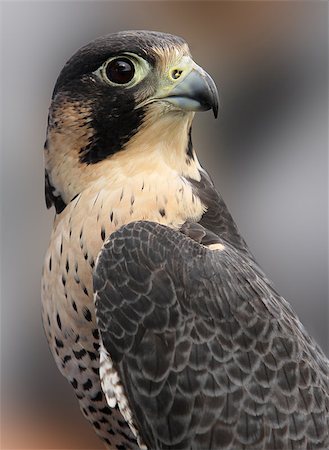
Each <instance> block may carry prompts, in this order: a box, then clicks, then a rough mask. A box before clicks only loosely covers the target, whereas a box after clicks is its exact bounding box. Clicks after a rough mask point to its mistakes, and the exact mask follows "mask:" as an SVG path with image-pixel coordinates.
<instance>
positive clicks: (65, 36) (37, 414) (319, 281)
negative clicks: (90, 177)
mask: <svg viewBox="0 0 329 450" xmlns="http://www.w3.org/2000/svg"><path fill="white" fill-rule="evenodd" d="M1 11H2V16H1V21H2V23H1V38H2V55H1V56H2V57H1V63H2V83H1V88H2V100H1V114H2V122H1V123H2V142H1V267H2V269H1V274H2V280H1V281H2V283H1V300H2V305H1V320H2V322H1V357H2V365H1V372H2V374H1V375H2V407H3V414H2V426H3V427H4V432H3V435H2V439H3V443H2V444H3V445H2V448H33V449H37V448H89V449H90V448H101V444H100V443H99V442H98V440H97V439H96V438H95V437H94V435H93V432H92V431H91V430H90V428H89V426H88V424H87V423H86V422H85V421H84V420H83V419H82V418H81V417H80V413H79V411H78V408H77V405H76V401H75V399H74V396H73V393H72V392H71V389H70V387H69V386H68V385H67V383H66V381H65V380H64V378H62V376H61V375H60V374H59V372H58V371H57V368H56V367H55V364H54V362H53V361H52V357H51V355H50V352H49V350H48V348H47V344H46V340H45V337H44V335H43V330H42V326H41V318H40V276H41V275H40V274H41V267H42V260H43V255H44V253H45V250H46V248H47V244H48V240H49V236H50V230H51V226H52V219H53V211H52V210H51V211H47V210H46V208H45V203H44V198H43V183H44V180H43V173H44V172H43V155H42V147H43V142H44V139H45V129H46V121H47V108H48V106H49V99H50V96H51V91H52V88H53V85H54V83H55V81H56V78H57V75H58V73H59V71H60V69H61V67H62V66H63V64H64V63H65V61H66V60H67V59H68V58H69V57H70V56H71V54H72V53H73V52H74V51H75V50H76V49H77V48H79V47H80V46H82V45H84V44H85V43H87V42H88V41H90V40H91V39H93V38H95V37H97V36H99V35H102V34H106V33H109V32H113V31H117V30H120V29H154V30H161V31H166V32H171V33H174V34H179V35H181V36H183V37H184V38H185V39H186V40H187V41H188V42H189V44H190V47H191V50H192V53H193V56H194V58H195V60H196V62H197V63H198V64H200V65H201V66H203V67H204V68H205V69H206V70H207V71H208V72H209V73H210V74H211V75H212V76H213V78H214V79H215V81H216V83H217V85H218V87H219V90H220V94H221V110H220V116H219V119H218V120H217V121H215V120H214V119H213V117H212V116H211V114H210V113H205V114H198V115H197V116H196V118H195V122H194V127H193V138H194V146H195V148H196V149H197V151H198V155H199V159H200V161H201V162H202V163H203V165H204V166H205V167H206V168H207V169H208V170H209V171H210V173H211V175H212V177H213V179H214V181H215V183H216V186H217V187H218V189H219V190H220V191H221V193H222V195H223V196H224V199H225V200H226V202H227V204H228V206H229V209H230V210H231V212H232V214H233V216H234V218H235V219H236V221H237V223H238V225H239V228H240V230H241V232H242V234H243V235H244V237H245V238H246V240H247V242H248V244H249V246H250V247H251V249H252V251H253V253H254V255H255V256H256V258H257V260H258V261H259V263H260V264H261V265H262V267H263V268H264V270H265V271H266V273H267V274H268V276H269V277H270V278H271V279H272V280H273V281H274V283H275V285H276V287H277V289H278V290H279V292H280V293H281V294H282V295H283V296H284V297H285V298H286V299H287V300H288V301H289V302H290V303H291V304H292V305H293V308H294V309H295V311H296V312H297V314H298V315H299V317H300V318H301V320H302V321H303V323H304V324H305V326H306V328H307V329H308V330H309V332H310V333H311V334H312V335H313V336H314V337H315V338H316V340H317V341H318V342H319V343H320V344H321V346H322V347H323V349H324V350H325V351H326V352H327V353H328V351H329V345H328V153H327V149H328V141H327V120H328V113H327V93H328V90H327V89H328V84H327V83H328V76H327V71H328V68H327V67H328V64H327V63H328V61H327V54H328V45H327V39H328V36H327V33H328V31H327V25H328V24H327V21H328V5H327V3H326V2H316V1H315V2H305V3H304V2H265V3H262V2H255V3H253V2H231V3H230V2H209V3H207V2H165V3H162V2H146V3H142V2H132V3H130V2H121V3H116V2H3V3H2V4H1ZM18 430H19V432H18Z"/></svg>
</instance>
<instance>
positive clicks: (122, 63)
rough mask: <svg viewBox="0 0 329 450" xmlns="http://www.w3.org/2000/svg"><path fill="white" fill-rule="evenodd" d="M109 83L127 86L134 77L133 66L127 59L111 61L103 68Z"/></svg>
mask: <svg viewBox="0 0 329 450" xmlns="http://www.w3.org/2000/svg"><path fill="white" fill-rule="evenodd" d="M105 74H106V77H107V78H108V80H109V81H111V82H112V83H115V84H127V83H129V82H130V81H131V80H132V79H133V78H134V75H135V66H134V64H133V63H132V62H131V61H130V60H129V59H128V58H116V59H112V60H111V61H110V62H109V63H108V64H107V66H106V68H105Z"/></svg>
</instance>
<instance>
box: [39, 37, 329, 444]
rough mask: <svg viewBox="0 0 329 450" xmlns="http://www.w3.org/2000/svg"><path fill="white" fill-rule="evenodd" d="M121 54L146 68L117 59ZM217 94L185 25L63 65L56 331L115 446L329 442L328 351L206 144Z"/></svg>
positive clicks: (57, 119) (57, 156) (51, 173)
mask: <svg viewBox="0 0 329 450" xmlns="http://www.w3.org/2000/svg"><path fill="white" fill-rule="evenodd" d="M113 58H118V60H121V62H122V58H124V60H125V61H127V59H128V60H129V61H130V63H131V64H132V65H133V66H134V70H135V71H134V74H135V75H136V77H135V75H134V77H133V78H132V79H131V84H129V83H128V84H120V83H116V82H114V80H110V79H109V78H108V77H107V76H105V74H104V73H105V72H106V74H107V71H106V70H105V69H104V68H106V67H107V64H108V63H109V62H112V61H113ZM129 58H130V59H129ZM117 62H118V61H117ZM119 65H120V64H119ZM104 70H105V72H104ZM207 109H212V110H213V112H214V114H215V115H216V114H217V110H218V95H217V91H216V88H215V84H214V82H213V81H212V79H211V78H210V76H209V75H208V74H207V73H206V72H205V71H204V70H203V69H201V68H200V67H199V66H198V65H197V64H196V63H195V62H194V61H193V60H192V58H191V55H190V52H189V49H188V46H187V44H186V43H185V42H184V40H183V39H181V38H178V37H175V36H171V35H168V34H164V33H156V32H147V31H128V32H120V33H114V34H111V35H108V36H105V37H103V38H99V39H96V40H95V41H93V42H91V43H90V44H88V45H87V46H85V47H83V48H82V49H81V50H79V51H78V52H77V53H76V54H75V55H73V57H72V58H71V59H70V60H69V61H68V62H67V64H66V65H65V66H64V68H63V70H62V72H61V74H60V76H59V78H58V80H57V83H56V86H55V89H54V92H53V96H52V104H51V107H50V110H49V120H48V129H47V140H46V145H45V148H44V157H45V166H46V173H45V184H46V204H47V207H48V208H49V207H51V206H55V210H56V217H55V220H54V224H53V231H52V235H51V240H50V244H49V248H48V251H47V254H46V257H45V264H44V269H43V281H42V305H43V308H42V309H43V323H44V328H45V332H46V336H47V339H48V343H49V346H50V349H51V351H52V354H53V357H54V359H55V361H56V364H57V366H58V368H59V370H60V371H61V373H62V374H63V375H64V376H65V377H66V379H67V380H68V381H69V383H70V384H71V385H72V388H73V390H74V392H75V395H76V397H77V399H78V400H79V404H80V408H81V411H82V413H83V415H84V416H85V417H86V419H87V420H88V421H89V422H90V424H91V425H92V426H93V428H94V430H95V432H96V433H97V434H98V436H99V437H100V438H101V439H102V440H103V442H104V444H105V445H106V446H107V447H108V448H110V449H117V450H124V449H125V450H129V449H132V450H134V449H137V448H138V446H141V447H144V448H145V445H146V446H147V447H148V448H149V449H151V448H152V449H153V448H162V449H170V448H171V449H174V448H175V449H184V448H195V449H199V450H206V449H213V450H215V449H216V450H217V449H219V448H227V449H231V450H240V449H241V450H242V449H243V450H258V449H259V450H260V449H265V448H266V450H271V449H272V448H273V450H274V449H275V450H278V449H286V448H291V449H295V448H296V449H297V448H300V449H302V448H303V449H305V450H306V449H316V448H317V449H320V448H321V445H324V446H325V447H328V445H327V444H328V442H327V441H328V432H327V428H326V426H327V424H326V422H325V421H326V420H327V416H326V414H327V413H328V395H329V394H328V366H327V362H326V360H325V358H324V356H323V354H322V352H321V350H320V349H318V348H317V347H316V345H315V344H314V343H313V341H312V339H311V338H310V337H309V336H308V335H307V333H306V332H305V331H304V330H303V328H302V326H301V324H300V323H299V321H298V319H297V318H296V316H295V315H294V313H293V312H292V311H291V310H290V308H289V306H288V305H287V303H286V302H285V301H284V300H283V299H282V298H281V297H280V296H279V295H278V294H277V293H276V292H275V291H274V289H273V288H272V286H271V284H270V282H269V281H268V280H267V279H266V277H265V276H264V274H263V273H262V272H261V270H260V269H259V268H258V266H257V265H256V263H255V262H254V259H253V257H252V256H251V254H250V252H249V250H248V248H247V246H246V244H245V242H244V240H243V238H242V237H241V236H240V234H239V232H238V229H237V227H236V225H235V223H234V221H233V219H232V217H231V215H230V213H229V211H228V209H227V207H226V205H225V203H224V201H223V199H222V198H221V196H220V195H219V194H218V192H217V191H216V189H215V188H214V185H213V183H212V181H211V179H210V177H209V175H208V174H207V173H206V172H205V171H204V170H203V169H202V168H201V166H200V164H199V162H198V160H197V157H196V154H195V151H194V149H193V145H192V137H191V125H192V120H193V115H194V112H195V111H201V110H207ZM143 221H144V222H143ZM145 221H150V222H152V223H150V222H147V223H146V222H145ZM129 223H134V224H133V225H128V226H125V225H127V224H129ZM155 223H158V225H156V224H155ZM159 224H161V225H159ZM121 227H123V228H121ZM119 229H120V231H117V230H119ZM97 261H98V263H97ZM93 277H94V278H93ZM95 294H96V297H97V310H95V303H94V295H95ZM96 316H97V317H96ZM96 319H98V322H97V320H96ZM77 432H79V430H72V433H77ZM265 443H266V444H265ZM264 446H265V447H264Z"/></svg>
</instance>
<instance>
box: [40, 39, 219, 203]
mask: <svg viewBox="0 0 329 450" xmlns="http://www.w3.org/2000/svg"><path fill="white" fill-rule="evenodd" d="M209 109H212V110H213V112H214V115H215V117H217V112H218V93H217V89H216V86H215V84H214V82H213V80H212V79H211V77H210V76H209V75H208V74H207V73H206V72H205V71H204V70H203V69H202V68H201V67H199V66H198V65H197V64H196V63H195V62H194V61H193V59H192V58H191V55H190V52H189V48H188V46H187V44H186V42H185V41H184V40H183V39H182V38H180V37H176V36H173V35H170V34H165V33H158V32H152V31H124V32H119V33H114V34H110V35H107V36H104V37H101V38H99V39H96V40H95V41H93V42H91V43H90V44H88V45H86V46H85V47H83V48H81V49H80V50H78V51H77V52H76V53H75V54H74V55H73V56H72V57H71V58H70V59H69V61H68V62H67V63H66V64H65V66H64V68H63V70H62V71H61V73H60V75H59V77H58V79H57V82H56V85H55V88H54V92H53V96H52V103H51V107H50V111H49V117H48V130H47V140H46V143H45V164H46V202H47V206H48V207H50V206H52V205H53V204H54V205H55V207H56V211H57V212H60V211H61V210H62V209H63V208H64V207H65V205H66V204H67V203H69V202H70V201H71V200H72V198H74V197H75V196H76V195H77V194H79V193H80V192H81V191H82V190H83V189H85V188H86V187H87V186H88V184H89V183H91V182H94V181H95V180H97V179H99V177H104V176H105V174H106V173H110V171H111V168H113V167H115V164H116V162H117V161H118V160H120V161H121V162H122V164H121V170H126V172H127V175H128V176H129V170H131V166H132V165H133V166H134V170H135V171H136V170H138V167H139V162H140V167H141V168H142V167H143V165H144V166H145V164H146V165H147V161H148V160H149V161H152V158H153V159H155V158H157V159H158V161H159V160H161V163H162V164H168V165H169V166H170V167H171V168H172V169H173V170H177V171H178V172H180V173H182V174H184V171H186V170H190V171H191V170H192V169H187V167H188V165H189V159H193V158H194V156H193V152H192V144H191V136H190V135H191V123H192V119H193V116H194V112H195V111H206V110H209ZM154 152H156V155H157V156H155V153H154ZM124 161H125V162H126V163H125V164H123V162H124ZM138 161H139V162H138ZM142 163H143V164H142ZM123 167H125V169H123ZM129 168H130V169H129ZM192 171H193V170H192ZM190 175H191V174H190ZM191 176H192V177H193V174H192V175H191Z"/></svg>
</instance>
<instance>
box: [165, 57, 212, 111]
mask: <svg viewBox="0 0 329 450" xmlns="http://www.w3.org/2000/svg"><path fill="white" fill-rule="evenodd" d="M163 100H166V101H167V102H170V103H172V104H173V105H175V106H177V107H178V108H180V109H182V110H185V111H208V110H209V109H212V110H213V113H214V116H215V118H217V115H218V103H219V98H218V91H217V88H216V85H215V83H214V81H213V79H212V78H211V77H210V75H208V74H207V72H205V71H204V70H203V69H201V67H199V66H197V65H195V67H194V68H193V69H192V70H191V72H190V73H189V74H188V75H187V76H186V77H185V78H184V79H183V80H182V81H181V82H179V83H178V84H177V85H175V87H174V88H173V89H172V90H171V91H170V92H169V93H168V95H167V96H166V97H165V98H163Z"/></svg>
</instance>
